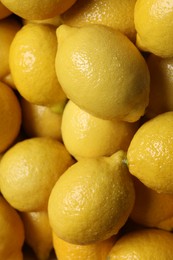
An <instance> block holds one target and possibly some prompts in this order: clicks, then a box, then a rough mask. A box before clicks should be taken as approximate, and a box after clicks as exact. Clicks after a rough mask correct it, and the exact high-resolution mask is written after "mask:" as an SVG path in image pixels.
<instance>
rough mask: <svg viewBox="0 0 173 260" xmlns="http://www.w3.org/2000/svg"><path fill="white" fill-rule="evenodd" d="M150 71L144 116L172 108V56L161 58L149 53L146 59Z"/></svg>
mask: <svg viewBox="0 0 173 260" xmlns="http://www.w3.org/2000/svg"><path fill="white" fill-rule="evenodd" d="M147 65H148V68H149V71H150V98H149V105H148V107H147V110H146V117H147V118H153V117H155V116H156V115H158V114H161V113H164V112H167V111H171V110H173V98H172V97H173V87H172V86H173V57H172V58H161V57H158V56H156V55H154V54H150V55H149V57H148V59H147Z"/></svg>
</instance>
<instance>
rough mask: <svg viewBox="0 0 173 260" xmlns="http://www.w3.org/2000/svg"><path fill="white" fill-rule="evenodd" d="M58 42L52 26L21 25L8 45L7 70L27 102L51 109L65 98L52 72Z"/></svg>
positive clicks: (53, 70) (53, 71)
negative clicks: (8, 65) (8, 67)
mask: <svg viewBox="0 0 173 260" xmlns="http://www.w3.org/2000/svg"><path fill="white" fill-rule="evenodd" d="M56 51H57V40H56V33H55V27H54V26H53V25H52V26H51V25H43V24H33V23H29V24H27V25H24V26H23V27H22V28H21V30H19V31H18V33H17V34H16V35H15V37H14V39H13V41H12V43H11V46H10V54H9V55H10V57H9V63H10V69H11V75H12V78H13V81H14V84H15V86H16V88H17V90H18V91H19V93H20V95H21V96H22V97H24V98H25V99H26V100H28V101H29V102H30V103H34V104H37V105H47V106H54V105H56V104H57V103H59V102H62V103H63V104H64V102H65V100H66V96H65V94H64V92H63V91H62V89H61V86H60V84H59V82H58V80H57V76H56V73H55V64H54V63H55V55H56Z"/></svg>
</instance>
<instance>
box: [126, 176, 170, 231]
mask: <svg viewBox="0 0 173 260" xmlns="http://www.w3.org/2000/svg"><path fill="white" fill-rule="evenodd" d="M134 185H135V194H136V196H135V204H134V207H133V210H132V212H131V215H130V217H131V219H132V220H133V221H135V222H136V223H139V224H141V225H143V226H146V227H155V228H158V227H159V228H160V227H161V226H162V229H165V230H169V231H172V229H173V194H165V193H158V192H156V191H154V190H152V189H150V188H147V187H146V186H145V185H143V184H142V183H141V182H140V181H139V180H137V179H136V178H135V179H134ZM168 222H169V223H170V225H168ZM166 223H167V225H166Z"/></svg>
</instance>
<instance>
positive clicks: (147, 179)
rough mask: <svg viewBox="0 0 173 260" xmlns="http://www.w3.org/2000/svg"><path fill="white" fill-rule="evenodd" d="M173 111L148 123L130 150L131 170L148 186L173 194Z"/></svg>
mask: <svg viewBox="0 0 173 260" xmlns="http://www.w3.org/2000/svg"><path fill="white" fill-rule="evenodd" d="M172 133H173V112H172V111H170V112H166V113H163V114H160V115H158V116H156V117H154V118H153V119H151V120H149V121H147V122H145V123H144V124H143V125H142V126H141V127H140V128H139V129H138V130H137V132H136V133H135V135H134V136H133V138H132V141H131V143H130V145H129V148H128V150H127V160H128V166H129V171H130V173H131V174H132V175H134V176H135V177H137V178H138V179H139V180H140V181H141V182H142V183H143V184H144V185H146V186H147V187H149V188H151V189H153V190H155V191H157V192H163V193H171V194H173V172H172V168H173V138H172Z"/></svg>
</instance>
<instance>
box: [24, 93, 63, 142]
mask: <svg viewBox="0 0 173 260" xmlns="http://www.w3.org/2000/svg"><path fill="white" fill-rule="evenodd" d="M20 101H21V108H22V126H23V129H24V131H25V133H26V134H27V136H28V137H36V136H47V137H52V138H55V139H57V140H59V141H61V140H62V137H61V121H62V113H63V107H62V111H60V113H55V112H53V111H52V110H51V109H50V108H49V107H46V106H41V105H36V104H32V103H30V102H28V101H27V100H26V99H24V98H21V100H20Z"/></svg>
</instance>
